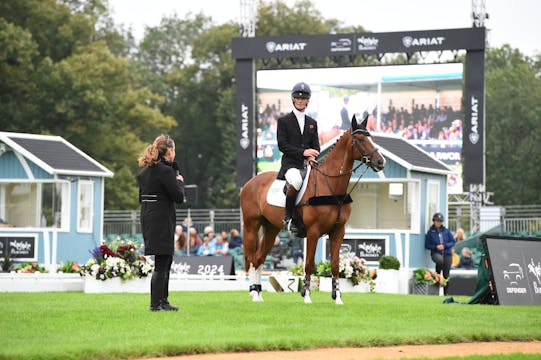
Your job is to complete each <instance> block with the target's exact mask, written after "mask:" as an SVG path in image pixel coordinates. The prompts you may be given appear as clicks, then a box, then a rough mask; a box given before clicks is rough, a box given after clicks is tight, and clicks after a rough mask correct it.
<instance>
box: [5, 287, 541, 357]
mask: <svg viewBox="0 0 541 360" xmlns="http://www.w3.org/2000/svg"><path fill="white" fill-rule="evenodd" d="M169 298H170V301H171V303H173V304H176V305H179V306H180V307H181V311H179V312H176V313H175V312H157V313H151V312H150V311H148V304H149V295H146V294H84V293H80V292H76V293H73V292H72V293H0V304H1V305H0V359H13V358H21V359H46V358H47V359H50V358H55V359H56V358H59V359H60V358H62V359H120V358H128V357H143V356H166V355H178V354H193V353H207V352H230V351H246V350H285V349H287V350H296V349H308V348H316V347H341V346H363V347H364V346H383V345H398V344H439V343H457V342H470V341H496V340H498V341H511V340H521V341H527V340H533V339H537V340H541V307H540V306H490V305H457V304H454V305H446V304H443V303H442V300H443V298H442V297H436V296H419V295H394V294H347V293H346V294H343V300H344V302H345V305H344V306H337V305H335V304H334V303H333V302H332V300H331V298H330V294H329V293H319V292H315V293H313V294H312V300H313V302H314V303H313V304H310V305H306V304H304V303H303V302H302V298H301V297H300V295H299V294H298V293H296V294H295V293H264V298H265V302H264V303H252V302H251V301H250V300H249V296H248V292H247V291H242V292H240V291H233V292H173V293H171V294H170V297H169ZM459 300H466V298H459ZM427 356H429V354H427ZM524 358H529V357H528V356H525V357H524Z"/></svg>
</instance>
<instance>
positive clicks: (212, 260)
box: [171, 256, 235, 276]
mask: <svg viewBox="0 0 541 360" xmlns="http://www.w3.org/2000/svg"><path fill="white" fill-rule="evenodd" d="M171 274H183V275H186V274H188V275H205V276H219V275H235V264H234V263H233V257H231V256H175V257H173V264H172V265H171Z"/></svg>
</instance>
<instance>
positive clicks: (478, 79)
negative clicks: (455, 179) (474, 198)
mask: <svg viewBox="0 0 541 360" xmlns="http://www.w3.org/2000/svg"><path fill="white" fill-rule="evenodd" d="M465 82H466V83H465V87H464V88H465V92H464V124H463V136H464V138H463V139H464V140H463V145H462V146H463V153H462V154H463V157H464V183H465V185H466V186H469V184H484V183H485V160H484V147H485V145H484V127H485V98H484V85H485V53H484V51H473V52H468V53H467V54H466V66H465Z"/></svg>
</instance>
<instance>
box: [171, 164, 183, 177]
mask: <svg viewBox="0 0 541 360" xmlns="http://www.w3.org/2000/svg"><path fill="white" fill-rule="evenodd" d="M171 167H172V168H173V170H175V174H176V175H177V180H178V181H182V182H184V178H183V177H182V175H180V167H179V166H178V162H176V161H173V163H172V164H171Z"/></svg>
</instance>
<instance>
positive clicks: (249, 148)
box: [235, 59, 255, 186]
mask: <svg viewBox="0 0 541 360" xmlns="http://www.w3.org/2000/svg"><path fill="white" fill-rule="evenodd" d="M235 77H236V81H237V102H236V108H237V111H236V114H237V164H236V169H237V185H238V186H243V185H244V184H245V183H246V182H247V181H248V180H250V179H251V178H252V176H254V174H255V152H254V149H255V147H254V126H255V111H254V103H255V102H254V94H255V84H254V61H253V60H251V59H250V60H239V61H237V63H236V64H235Z"/></svg>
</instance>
